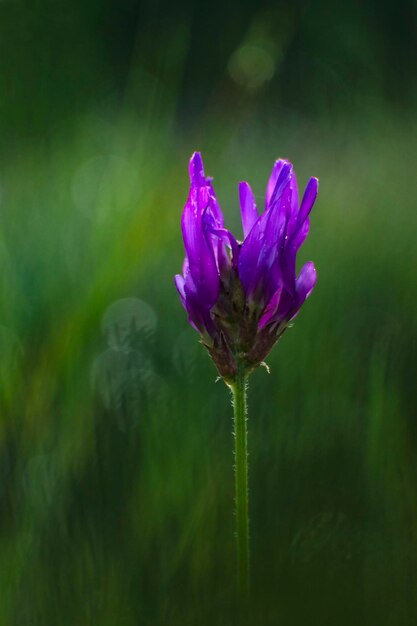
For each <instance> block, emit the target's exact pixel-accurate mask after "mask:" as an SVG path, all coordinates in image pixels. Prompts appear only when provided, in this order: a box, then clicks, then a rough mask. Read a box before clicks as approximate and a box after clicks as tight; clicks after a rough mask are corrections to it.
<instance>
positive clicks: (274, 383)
mask: <svg viewBox="0 0 417 626" xmlns="http://www.w3.org/2000/svg"><path fill="white" fill-rule="evenodd" d="M416 20H417V9H416V5H415V3H413V2H411V0H410V1H404V0H402V1H400V2H397V3H388V2H376V0H367V1H366V2H359V0H355V1H354V2H350V3H341V4H340V5H335V4H334V3H330V1H329V0H319V1H317V2H310V3H309V2H294V3H288V2H287V3H284V2H275V3H273V2H268V1H267V0H262V1H261V2H254V1H253V2H251V1H249V0H246V2H243V3H238V2H237V1H236V0H234V1H232V2H231V3H224V2H222V3H220V2H219V1H218V0H213V1H212V2H210V3H208V2H199V3H197V2H194V3H192V2H190V1H189V2H184V3H182V4H179V5H178V4H176V3H168V2H167V0H160V2H151V1H150V0H149V1H148V2H134V1H133V0H121V1H120V2H118V3H116V2H111V1H107V2H102V1H100V2H99V1H98V0H89V1H88V0H87V2H85V1H84V2H81V0H74V1H73V2H71V3H69V2H68V3H65V2H62V3H55V2H51V1H48V0H43V1H42V0H39V1H38V2H31V3H28V2H24V0H22V1H18V0H1V2H0V23H1V26H0V30H1V38H0V132H1V137H2V141H1V146H0V277H1V278H0V294H1V297H0V626H3V625H4V626H38V625H39V626H75V625H77V626H96V625H97V626H142V625H143V626H177V625H180V624H181V626H206V625H207V626H208V625H210V626H234V625H236V626H237V625H238V626H245V625H251V626H252V625H254V626H255V625H256V626H258V625H259V626H279V625H281V624H282V625H285V626H304V625H306V624H309V625H312V626H314V625H316V624H317V625H320V626H351V625H352V626H353V625H356V624H360V625H361V624H364V625H365V624H366V625H367V626H373V625H375V626H376V625H378V626H412V624H415V623H416V620H417V421H416V419H417V415H416V410H415V406H416V366H417V317H416V306H417V279H416V271H417V246H416V233H417V210H416V197H417V195H416V191H417V189H416V171H417V150H416V146H417V141H416V140H417V122H416V115H415V112H416V103H417V98H416V94H417V91H416V76H417V72H416V69H417V68H416V59H417V55H416V54H415V53H416V41H417V38H416V34H417V33H416ZM196 149H198V150H200V151H202V153H203V156H204V159H205V164H206V170H207V173H208V174H209V175H213V176H214V177H215V185H216V190H217V194H218V197H219V199H220V203H221V205H222V208H223V211H224V214H225V216H226V220H227V223H228V224H229V225H230V226H231V227H232V229H233V230H234V231H235V232H236V233H241V231H240V228H241V227H240V222H239V210H238V198H237V184H238V182H239V181H240V180H248V181H249V182H250V183H251V185H252V186H253V188H254V190H255V194H256V197H257V199H258V201H259V205H262V201H263V195H264V190H265V185H266V180H267V177H268V175H269V172H270V169H271V167H272V164H273V161H274V159H276V158H277V157H287V158H289V159H291V161H292V162H293V163H294V165H295V168H296V172H297V175H298V179H299V183H300V187H303V186H304V185H305V184H306V182H307V180H308V178H309V177H310V176H312V175H314V176H318V177H319V178H320V193H319V200H318V202H317V204H316V206H315V207H314V211H313V215H312V225H311V231H310V235H309V238H308V240H307V242H306V244H305V246H304V247H303V249H302V252H301V255H300V257H301V258H300V264H301V262H303V261H305V260H309V259H312V260H314V261H315V264H316V267H317V270H318V284H317V287H316V289H315V291H314V293H313V294H312V296H311V298H310V299H309V300H308V302H307V303H306V304H305V306H304V307H303V310H302V312H301V313H300V315H299V316H298V318H297V319H296V321H295V323H294V327H293V328H292V329H291V330H289V331H288V332H287V333H286V334H285V335H284V337H283V338H282V340H281V341H280V343H279V345H278V346H276V347H275V349H274V351H273V353H272V354H271V355H270V357H269V359H268V364H269V366H270V369H271V373H270V374H269V375H268V374H267V372H266V370H264V369H260V370H259V371H257V372H256V373H255V374H254V375H253V377H252V379H251V383H250V395H249V449H250V457H249V462H250V518H251V548H252V554H251V559H252V562H251V569H252V595H251V599H250V601H249V603H248V604H247V605H246V606H244V607H238V606H237V603H236V597H235V570H236V565H235V545H234V516H233V506H234V504H233V489H234V484H233V469H232V467H233V456H232V446H233V441H232V434H231V433H232V421H231V420H232V412H231V407H230V397H229V392H228V390H227V388H226V387H225V386H224V385H223V384H222V383H221V382H217V384H215V380H216V372H215V370H214V367H213V365H212V364H211V362H210V359H209V357H208V356H207V354H206V353H205V352H204V350H203V348H202V347H201V346H200V345H199V343H198V336H197V334H196V333H195V332H194V331H193V330H192V329H191V328H190V327H189V326H188V324H187V320H186V315H185V313H184V311H183V310H182V308H181V305H180V303H179V299H178V297H177V294H176V291H175V288H174V285H173V275H174V274H175V273H176V272H178V271H179V270H180V268H181V263H182V258H183V248H182V239H181V233H180V228H179V219H180V214H181V211H182V207H183V204H184V201H185V198H186V195H187V189H188V176H187V164H188V159H189V157H190V155H191V153H192V152H193V151H194V150H196Z"/></svg>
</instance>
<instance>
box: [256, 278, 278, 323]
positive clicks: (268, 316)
mask: <svg viewBox="0 0 417 626" xmlns="http://www.w3.org/2000/svg"><path fill="white" fill-rule="evenodd" d="M281 295H282V286H281V287H278V289H277V290H276V292H275V293H274V294H273V296H272V298H271V299H270V301H269V302H268V304H267V306H266V307H265V310H264V312H263V314H262V317H261V319H260V320H259V328H264V327H265V326H267V324H269V323H270V322H271V321H273V318H274V316H275V314H276V312H277V309H278V306H279V302H280V299H281Z"/></svg>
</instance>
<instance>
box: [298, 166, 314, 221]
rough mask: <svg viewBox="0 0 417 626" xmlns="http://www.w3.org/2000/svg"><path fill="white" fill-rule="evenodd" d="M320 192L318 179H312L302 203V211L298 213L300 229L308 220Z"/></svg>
mask: <svg viewBox="0 0 417 626" xmlns="http://www.w3.org/2000/svg"><path fill="white" fill-rule="evenodd" d="M318 190H319V181H318V179H317V178H310V180H309V181H308V184H307V187H306V190H305V192H304V196H303V199H302V201H301V206H300V210H299V212H298V219H297V226H298V227H300V226H301V224H303V222H305V220H306V219H307V216H308V214H309V213H310V211H311V209H312V208H313V204H314V202H315V200H316V198H317V194H318Z"/></svg>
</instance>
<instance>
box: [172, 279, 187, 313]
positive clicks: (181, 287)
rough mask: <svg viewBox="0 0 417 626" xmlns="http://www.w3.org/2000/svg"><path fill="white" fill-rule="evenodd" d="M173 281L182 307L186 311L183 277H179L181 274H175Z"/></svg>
mask: <svg viewBox="0 0 417 626" xmlns="http://www.w3.org/2000/svg"><path fill="white" fill-rule="evenodd" d="M174 281H175V286H176V288H177V291H178V293H179V296H180V298H181V302H182V305H183V307H184V308H185V309H186V308H187V307H186V305H185V291H184V284H185V280H184V276H181V274H175V278H174Z"/></svg>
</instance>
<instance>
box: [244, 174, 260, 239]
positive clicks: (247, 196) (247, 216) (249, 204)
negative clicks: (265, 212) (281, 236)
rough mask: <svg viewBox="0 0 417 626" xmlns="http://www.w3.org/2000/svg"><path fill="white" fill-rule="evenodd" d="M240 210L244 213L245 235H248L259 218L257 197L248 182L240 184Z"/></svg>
mask: <svg viewBox="0 0 417 626" xmlns="http://www.w3.org/2000/svg"><path fill="white" fill-rule="evenodd" d="M239 198H240V210H241V214H242V226H243V236H244V237H247V236H248V235H249V233H250V231H251V230H252V227H253V225H254V224H255V223H256V221H257V219H258V217H259V216H258V210H257V208H256V202H255V197H254V195H253V192H252V189H251V188H250V186H249V185H248V183H246V182H241V183H240V184H239Z"/></svg>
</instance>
